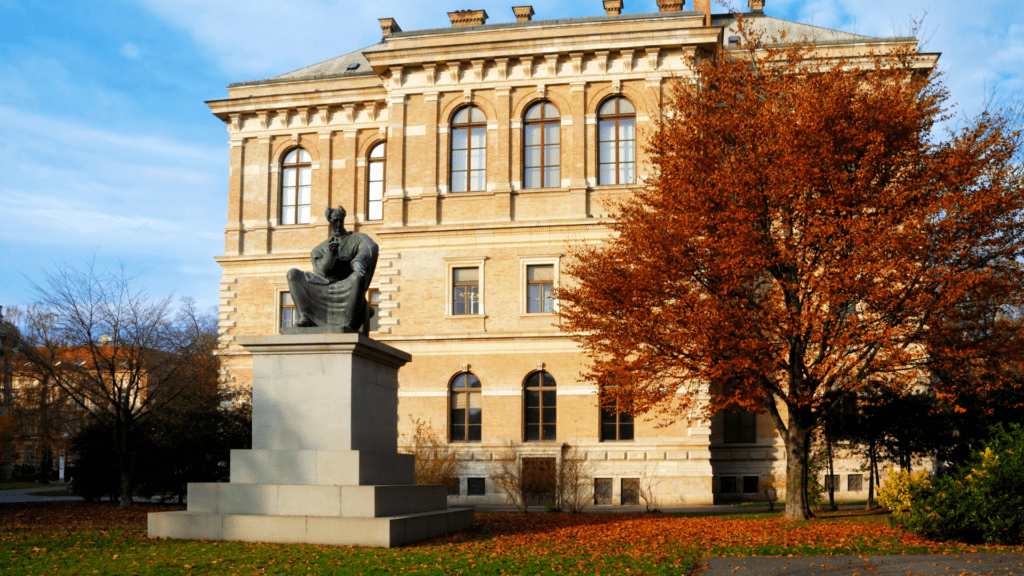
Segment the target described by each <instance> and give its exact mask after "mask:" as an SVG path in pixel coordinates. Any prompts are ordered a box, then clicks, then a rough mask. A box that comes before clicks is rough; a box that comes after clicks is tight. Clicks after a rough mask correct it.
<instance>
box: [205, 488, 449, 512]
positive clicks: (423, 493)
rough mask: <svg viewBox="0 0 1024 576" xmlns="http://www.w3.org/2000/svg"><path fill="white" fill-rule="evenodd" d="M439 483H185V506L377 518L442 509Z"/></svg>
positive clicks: (442, 491)
mask: <svg viewBox="0 0 1024 576" xmlns="http://www.w3.org/2000/svg"><path fill="white" fill-rule="evenodd" d="M447 506H448V492H447V488H446V487H445V486H442V485H440V484H411V485H409V484H407V485H397V486H323V485H308V484H297V485H296V484H237V483H234V482H232V483H229V484H228V483H215V482H203V483H189V485H188V511H189V512H190V513H206V514H242V515H282V516H339V517H343V518H380V517H384V516H395V515H402V514H415V513H419V512H430V511H436V510H443V509H445V508H446V507H447Z"/></svg>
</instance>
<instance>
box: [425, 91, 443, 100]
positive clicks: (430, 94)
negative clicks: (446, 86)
mask: <svg viewBox="0 0 1024 576" xmlns="http://www.w3.org/2000/svg"><path fill="white" fill-rule="evenodd" d="M439 96H440V93H439V92H424V93H423V101H424V102H437V99H438V97H439Z"/></svg>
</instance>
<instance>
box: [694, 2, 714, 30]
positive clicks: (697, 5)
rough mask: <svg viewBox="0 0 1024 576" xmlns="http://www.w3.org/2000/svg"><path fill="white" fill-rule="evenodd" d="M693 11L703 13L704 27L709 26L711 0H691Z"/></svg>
mask: <svg viewBox="0 0 1024 576" xmlns="http://www.w3.org/2000/svg"><path fill="white" fill-rule="evenodd" d="M693 9H694V10H695V11H697V12H703V13H704V25H705V26H711V0H693Z"/></svg>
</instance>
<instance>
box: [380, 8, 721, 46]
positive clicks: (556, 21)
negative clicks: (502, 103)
mask: <svg viewBox="0 0 1024 576" xmlns="http://www.w3.org/2000/svg"><path fill="white" fill-rule="evenodd" d="M703 15H704V14H703V13H702V12H694V11H692V10H677V11H675V12H646V13H644V14H619V15H618V16H607V15H606V16H583V17H580V18H553V19H550V20H530V21H528V22H499V23H497V24H484V25H482V26H460V27H458V28H454V27H451V26H448V27H445V28H425V29H423V30H410V31H408V32H404V31H403V32H393V33H392V34H391V36H388V37H389V38H391V37H395V38H406V37H409V36H427V35H431V34H451V33H453V32H472V31H474V30H503V29H507V28H530V27H534V26H558V25H563V24H588V23H591V22H612V21H615V22H621V21H623V20H652V19H655V18H680V17H693V16H703ZM378 46H379V45H378Z"/></svg>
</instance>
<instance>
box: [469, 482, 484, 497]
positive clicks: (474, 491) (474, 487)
mask: <svg viewBox="0 0 1024 576" xmlns="http://www.w3.org/2000/svg"><path fill="white" fill-rule="evenodd" d="M466 495H467V496H486V495H487V482H486V481H485V479H484V478H466Z"/></svg>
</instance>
